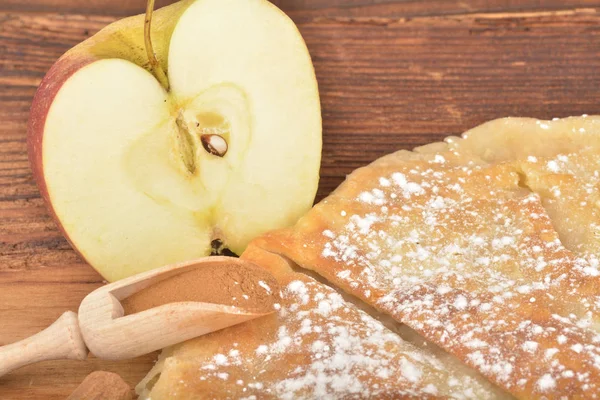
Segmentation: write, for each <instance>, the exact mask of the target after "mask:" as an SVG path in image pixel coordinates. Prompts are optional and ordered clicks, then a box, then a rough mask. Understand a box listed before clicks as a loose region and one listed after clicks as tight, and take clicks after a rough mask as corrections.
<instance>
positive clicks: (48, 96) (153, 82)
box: [29, 0, 321, 281]
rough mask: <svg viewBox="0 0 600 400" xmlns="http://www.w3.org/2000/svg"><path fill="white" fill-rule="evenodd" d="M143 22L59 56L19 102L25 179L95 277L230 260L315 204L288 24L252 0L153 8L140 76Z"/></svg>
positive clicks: (298, 67) (315, 147) (316, 150)
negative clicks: (33, 183)
mask: <svg viewBox="0 0 600 400" xmlns="http://www.w3.org/2000/svg"><path fill="white" fill-rule="evenodd" d="M143 17H144V16H137V17H132V18H128V19H125V20H122V21H118V22H116V23H114V24H112V25H110V26H108V27H107V28H105V29H104V30H102V31H100V32H99V33H98V34H97V35H95V36H94V37H92V38H90V39H89V40H88V41H86V42H83V43H82V44H80V45H78V46H77V47H75V48H73V49H71V50H70V51H69V52H67V53H66V54H65V55H64V56H63V57H62V58H61V59H60V60H59V61H57V63H56V64H55V65H54V66H53V67H52V69H51V70H50V71H49V72H48V74H47V75H46V77H45V78H44V80H43V81H42V83H41V85H40V88H39V89H38V92H37V93H36V96H35V98H34V103H33V106H32V111H31V118H30V126H29V156H30V160H31V163H32V169H33V171H34V176H35V178H36V180H37V183H38V185H39V187H40V190H41V193H42V195H43V197H44V198H45V200H46V202H47V204H48V205H49V207H50V209H51V212H52V214H53V215H54V217H55V219H56V221H57V222H58V224H59V226H60V227H61V229H62V230H63V233H64V234H65V236H66V237H67V239H68V240H69V241H70V243H71V244H72V246H73V247H74V248H75V249H76V250H77V251H78V252H79V253H80V254H81V255H82V256H83V257H84V258H85V260H87V261H88V262H89V263H90V264H91V265H92V266H93V267H94V268H95V269H96V270H98V271H99V272H100V273H101V274H102V275H103V276H104V277H105V278H106V279H108V280H109V281H114V280H117V279H121V278H124V277H127V276H129V275H133V274H135V273H139V272H142V271H145V270H148V269H151V268H155V267H158V266H162V265H165V264H169V263H174V262H178V261H182V260H186V259H192V258H196V257H202V256H206V255H208V254H210V252H211V242H213V240H216V239H218V240H219V241H221V242H222V243H223V244H224V245H225V246H226V247H227V248H229V249H231V250H232V251H234V252H236V253H238V254H241V252H242V251H243V250H244V249H245V247H246V245H247V244H248V242H249V241H250V240H251V239H252V238H254V237H256V236H258V235H260V234H261V233H263V232H265V231H267V230H271V229H275V228H280V227H284V226H288V225H292V224H293V223H295V222H296V220H297V219H298V218H299V217H300V216H301V215H302V214H303V213H305V212H306V211H307V210H308V209H309V208H310V207H311V206H312V202H313V200H314V195H315V192H316V189H317V185H318V170H319V164H320V153H321V116H320V105H319V96H318V88H317V83H316V79H315V75H314V70H313V67H312V63H311V59H310V56H309V54H308V51H307V49H306V46H305V44H304V41H303V40H302V37H301V36H300V34H299V32H298V30H297V28H296V27H295V25H294V24H293V22H292V21H291V20H290V19H289V18H288V17H287V16H285V14H283V13H282V12H281V11H280V10H278V9H277V8H276V7H275V6H273V5H271V4H270V3H268V2H267V1H264V0H196V1H185V2H181V3H177V4H174V5H172V6H169V7H165V8H163V9H160V10H158V11H157V12H156V13H155V14H154V18H153V32H152V39H153V41H154V43H155V51H156V54H157V58H158V60H159V62H160V64H161V65H162V66H163V68H164V70H165V71H167V76H168V80H169V84H170V88H169V90H165V88H164V87H163V86H161V84H160V83H159V81H158V80H157V79H156V78H155V77H154V76H153V75H152V73H151V72H150V71H149V67H148V60H147V57H146V56H145V52H144V48H143V40H144V38H143V34H142V32H143Z"/></svg>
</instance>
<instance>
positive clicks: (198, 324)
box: [0, 257, 277, 376]
mask: <svg viewBox="0 0 600 400" xmlns="http://www.w3.org/2000/svg"><path fill="white" fill-rule="evenodd" d="M232 264H234V265H235V266H236V267H238V268H243V269H246V271H245V274H246V273H247V274H248V275H247V276H248V277H250V278H249V279H257V281H260V279H261V276H262V277H264V276H265V274H267V276H269V275H268V273H267V272H266V271H264V270H262V269H258V268H257V267H256V266H254V265H253V264H251V263H249V262H247V261H244V260H240V259H238V258H231V257H207V258H203V259H199V260H194V261H187V262H183V263H179V264H174V265H169V266H166V267H162V268H158V269H155V270H152V271H148V272H145V273H142V274H139V275H135V276H132V277H129V278H127V279H123V280H121V281H118V282H115V283H111V284H109V285H106V286H102V287H100V288H98V289H96V290H95V291H93V292H92V293H90V294H89V295H87V296H86V297H85V298H84V299H83V301H82V302H81V305H80V307H79V318H77V314H75V313H74V312H72V311H68V312H66V313H64V314H63V315H62V316H61V317H60V318H58V319H57V320H56V321H55V322H54V323H53V324H52V325H50V326H49V327H48V328H46V329H45V330H43V331H41V332H39V333H38V334H36V335H33V336H31V337H29V338H27V339H24V340H21V341H20V342H17V343H13V344H10V345H7V346H3V347H0V376H2V375H4V374H6V373H8V372H10V371H12V370H13V369H16V368H19V367H21V366H24V365H28V364H32V363H35V362H38V361H44V360H56V359H76V360H83V359H85V358H86V356H87V352H88V349H89V350H90V351H91V352H92V353H94V355H96V357H99V358H104V359H109V360H120V359H126V358H134V357H137V356H140V355H142V354H147V353H151V352H153V351H155V350H159V349H162V348H164V347H167V346H171V345H174V344H176V343H180V342H183V341H186V340H188V339H192V338H194V337H197V336H201V335H204V334H207V333H210V332H214V331H216V330H219V329H223V328H226V327H228V326H232V325H236V324H239V323H242V322H245V321H249V320H251V319H254V318H258V317H261V316H264V315H268V314H271V313H273V312H275V308H274V307H273V306H274V302H275V299H276V297H274V296H271V300H272V302H271V307H268V309H263V310H259V312H256V310H255V311H249V310H245V309H242V308H239V307H233V306H227V305H222V304H211V303H201V302H193V301H190V302H187V301H186V302H177V303H168V304H164V305H161V306H158V307H154V308H151V309H148V310H145V311H141V312H138V313H135V314H131V315H124V314H125V313H124V309H123V306H122V305H121V303H120V301H121V300H123V299H125V298H127V297H128V296H131V295H133V294H134V293H137V292H139V291H141V290H143V289H145V288H147V287H149V286H151V285H154V284H157V283H158V282H160V281H163V280H165V279H168V278H171V277H174V276H176V275H179V274H182V273H186V272H189V271H192V270H194V269H197V268H203V267H215V266H219V265H221V266H223V265H232ZM206 284H210V282H206ZM198 290H202V287H198ZM223 290H225V288H223ZM276 292H277V291H276V290H273V293H276Z"/></svg>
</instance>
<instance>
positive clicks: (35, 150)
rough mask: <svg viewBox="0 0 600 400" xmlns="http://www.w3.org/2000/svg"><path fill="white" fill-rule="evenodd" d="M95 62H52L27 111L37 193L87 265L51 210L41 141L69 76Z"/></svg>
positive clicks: (63, 59) (72, 58)
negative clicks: (57, 98)
mask: <svg viewBox="0 0 600 400" xmlns="http://www.w3.org/2000/svg"><path fill="white" fill-rule="evenodd" d="M96 60H97V58H95V57H92V56H90V55H86V54H81V55H80V56H77V55H75V54H73V55H71V54H69V53H67V54H65V55H64V56H63V57H61V58H60V59H59V60H58V61H57V62H56V63H54V65H53V66H52V67H51V68H50V70H49V71H48V73H46V76H44V79H42V82H41V83H40V86H39V87H38V89H37V91H36V93H35V96H34V97H33V103H32V105H31V110H30V112H29V125H28V127H27V153H28V156H29V164H30V165H31V170H32V172H33V178H34V179H35V182H36V183H37V186H38V189H39V191H40V194H41V196H42V198H43V199H44V203H45V204H46V207H47V209H48V212H49V213H50V215H51V216H52V219H54V221H55V222H56V225H58V228H59V229H60V231H61V233H62V234H63V236H64V237H65V239H67V242H69V244H70V245H71V248H73V249H74V250H75V251H76V252H77V254H78V255H79V256H80V257H81V258H83V260H84V261H86V262H87V260H86V259H85V257H83V254H81V253H80V252H79V251H78V250H77V247H75V246H74V244H73V242H72V241H71V239H70V238H69V235H68V234H67V231H66V230H65V229H64V228H63V226H62V224H61V223H60V220H59V219H58V216H57V215H56V212H55V211H54V207H53V206H52V202H51V201H50V195H49V194H48V187H47V185H46V179H45V178H44V169H43V160H42V154H43V151H42V143H43V139H44V125H45V124H46V116H47V115H48V111H49V110H50V106H51V105H52V102H53V101H54V97H55V96H56V94H57V93H58V91H59V90H60V88H61V87H62V85H63V84H64V83H65V82H66V81H67V79H69V77H71V75H73V74H74V73H75V72H77V71H78V70H79V69H80V68H83V67H85V66H86V65H88V64H90V63H92V62H94V61H96Z"/></svg>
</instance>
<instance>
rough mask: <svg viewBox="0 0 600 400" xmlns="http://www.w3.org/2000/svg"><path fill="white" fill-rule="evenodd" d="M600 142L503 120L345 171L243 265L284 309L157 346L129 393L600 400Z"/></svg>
mask: <svg viewBox="0 0 600 400" xmlns="http://www.w3.org/2000/svg"><path fill="white" fill-rule="evenodd" d="M599 132H600V117H587V116H584V117H579V118H567V119H562V120H553V121H539V120H534V119H521V118H508V119H502V120H497V121H492V122H489V123H487V124H484V125H482V126H480V127H477V128H475V129H473V130H470V131H468V132H466V133H465V134H464V135H463V136H462V137H460V138H458V137H451V138H448V139H446V141H444V142H440V143H433V144H430V145H427V146H423V147H420V148H417V149H415V150H414V151H413V152H409V151H399V152H396V153H393V154H390V155H388V156H385V157H382V158H380V159H379V160H377V161H375V162H373V163H372V164H370V165H369V166H366V167H364V168H360V169H358V170H356V171H355V172H353V173H352V174H351V175H350V176H349V177H348V178H347V179H346V181H345V182H344V183H343V184H342V185H341V186H340V187H339V188H338V189H336V190H335V192H334V193H332V194H331V195H330V196H329V197H327V198H326V199H325V200H323V201H322V202H321V203H319V204H318V205H316V206H315V207H314V208H313V209H312V210H311V211H310V212H309V213H307V214H306V215H305V216H304V217H303V218H301V219H300V220H299V221H298V223H297V224H296V225H295V226H294V227H291V228H288V229H284V230H279V231H274V232H270V233H268V234H266V235H264V236H262V237H260V238H258V239H256V240H255V241H254V242H253V244H252V245H251V246H250V247H249V249H248V250H247V251H246V253H244V255H243V257H244V258H247V259H249V260H252V261H254V262H256V263H257V264H260V265H261V266H263V267H265V268H268V269H270V270H271V271H272V272H274V274H275V275H276V276H277V278H278V279H279V281H280V283H281V286H282V288H284V289H283V293H282V295H283V297H282V298H283V300H282V304H281V309H280V310H279V312H278V314H277V315H276V316H272V317H267V318H263V319H259V320H255V321H251V322H248V323H246V324H244V325H242V326H237V327H232V328H228V329H226V330H223V331H221V332H217V333H214V334H212V335H209V336H206V337H202V338H198V339H196V340H193V341H190V342H188V343H185V344H182V345H180V346H177V347H175V348H173V349H170V350H167V351H165V353H164V354H163V356H162V358H161V361H160V363H159V364H157V367H155V369H154V370H153V372H151V373H150V374H149V375H148V377H147V378H146V380H145V381H144V382H142V383H141V385H140V386H139V390H140V391H143V392H144V394H145V395H148V396H149V397H150V398H152V399H161V398H177V396H180V397H181V398H193V397H194V396H196V397H198V398H204V397H207V396H208V397H219V398H221V397H233V398H235V397H248V398H253V397H251V396H258V397H260V398H269V397H271V398H399V397H400V398H402V397H413V398H427V397H433V398H474V399H483V398H503V397H504V398H511V397H512V396H514V397H516V398H520V399H547V398H548V399H549V398H556V399H559V398H565V399H566V398H570V399H592V398H597V397H600V347H599V346H600V345H599V343H600V335H599V328H598V317H599V315H600V313H599V311H600V310H599V308H600V278H599V276H600V267H599V260H598V257H597V250H598V248H599V246H600V242H599V241H600V218H599V207H600V196H599V192H598V181H599V180H600V171H599V170H598V166H600V135H599V134H598V133H599ZM290 268H293V270H292V269H290ZM311 274H314V276H316V277H317V280H315V279H313V278H311V277H310V275H311ZM334 288H335V289H334ZM336 290H340V293H338V292H336ZM334 298H335V300H333V299H334ZM368 314H371V315H368ZM415 332H416V333H415ZM260 349H264V352H263V350H260ZM324 349H327V350H326V351H325V350H324ZM230 352H233V353H230ZM231 354H233V355H231ZM417 378H418V379H417ZM251 385H253V386H251ZM256 385H259V386H258V387H257V386H256ZM186 396H187V397H186Z"/></svg>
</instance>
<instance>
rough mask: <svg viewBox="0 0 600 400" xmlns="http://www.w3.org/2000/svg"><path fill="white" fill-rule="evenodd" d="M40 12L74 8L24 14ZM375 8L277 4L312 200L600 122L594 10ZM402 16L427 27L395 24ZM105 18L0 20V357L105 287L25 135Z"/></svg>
mask: <svg viewBox="0 0 600 400" xmlns="http://www.w3.org/2000/svg"><path fill="white" fill-rule="evenodd" d="M12 1H13V0H4V2H3V3H2V5H0V10H1V9H4V10H6V9H7V8H8V6H10V5H11V4H15V5H17V3H18V2H16V1H15V2H14V3H11V2H12ZM57 1H62V0H57ZM111 1H112V0H111ZM23 3H25V2H23ZM42 3H43V4H50V5H52V7H54V5H55V4H59V5H60V4H64V5H69V4H72V2H70V1H69V2H67V1H66V0H65V1H63V3H53V2H41V1H40V0H35V1H33V2H31V4H33V5H35V4H42ZM97 3H100V2H97ZM102 3H103V4H104V3H106V4H111V3H110V1H106V2H102ZM133 3H134V2H128V1H125V2H124V4H125V5H127V4H133ZM376 3H377V2H376V1H370V2H369V1H366V0H365V1H364V2H361V1H358V0H357V1H355V2H353V3H351V2H345V3H341V2H338V1H331V2H327V1H325V0H314V2H312V1H311V2H309V1H305V2H296V3H292V2H289V3H286V4H287V6H288V7H291V8H293V7H296V8H295V11H293V16H294V18H295V19H296V20H297V21H299V22H300V26H299V27H300V30H301V32H302V34H303V35H304V37H305V39H306V41H307V44H308V47H309V49H310V51H311V54H312V56H313V59H314V63H315V68H316V72H317V77H318V80H319V85H320V90H321V99H322V105H323V124H324V148H323V163H322V170H321V175H322V180H321V185H320V188H319V198H322V197H323V196H325V195H326V194H327V193H329V192H330V191H331V190H332V189H333V188H335V187H336V186H337V185H338V184H339V183H340V182H341V181H342V179H343V178H344V176H345V175H346V174H348V173H349V172H351V171H352V170H353V169H355V168H356V167H359V166H361V165H364V164H366V163H368V162H370V161H372V160H374V159H375V158H377V157H379V156H380V155H382V154H385V153H388V152H391V151H393V150H396V149H400V148H406V149H410V148H412V147H414V146H417V145H421V144H425V143H428V142H431V141H434V140H440V139H441V138H443V137H444V136H446V135H449V134H459V133H460V132H462V131H464V130H466V129H468V128H470V127H472V126H474V125H477V124H479V123H482V122H484V121H486V120H489V119H492V118H497V117H501V116H507V115H524V116H535V117H539V118H551V117H562V116H567V115H577V114H583V113H588V114H592V113H599V111H598V105H597V104H598V99H597V97H598V96H597V92H598V87H600V75H598V73H597V69H598V65H599V63H600V14H599V13H598V12H597V11H596V10H595V9H593V8H586V9H579V10H574V9H572V10H571V9H568V8H569V7H568V5H569V4H571V5H576V6H578V7H579V6H582V7H588V6H591V5H593V4H594V3H593V2H588V1H578V2H568V1H567V2H556V1H549V2H543V3H544V7H546V8H547V9H551V8H560V9H561V11H543V12H537V11H536V12H532V11H526V12H510V9H514V8H515V7H518V6H519V4H524V5H526V7H525V9H528V7H529V8H530V9H538V8H540V7H541V6H540V7H538V6H537V5H536V4H538V3H542V2H537V1H529V0H523V1H522V2H518V1H512V2H508V1H506V2H499V1H496V0H493V1H489V2H487V3H489V7H488V6H486V7H487V8H486V10H488V11H489V10H491V9H492V8H490V7H492V5H494V4H495V5H496V6H497V7H499V8H498V10H500V12H493V13H473V12H474V11H473V10H475V11H476V10H477V7H483V6H482V5H483V3H484V2H483V1H482V2H478V1H477V0H473V1H469V2H464V4H467V5H468V7H467V8H469V10H470V11H469V13H467V14H465V12H464V10H463V11H460V10H459V11H456V10H458V8H456V9H455V10H454V11H452V12H451V11H448V12H447V13H449V14H455V15H440V14H443V13H446V12H445V11H444V12H442V11H443V10H442V11H440V10H438V9H434V8H433V6H432V5H435V7H437V6H439V7H440V8H441V9H443V7H445V6H444V5H442V3H447V5H448V7H450V5H452V4H454V5H455V6H456V7H459V6H457V5H458V2H453V1H448V2H442V1H440V2H436V1H432V2H429V3H427V4H429V6H428V7H432V8H429V9H427V8H426V7H425V6H423V5H419V4H418V2H417V1H405V2H399V3H386V2H380V3H379V4H376ZM559 3H560V4H559ZM89 4H92V5H93V4H96V3H94V1H92V2H90V3H89ZM329 4H332V5H336V6H339V5H340V4H341V5H342V6H343V7H340V8H335V7H328V5H329ZM361 4H362V5H365V6H364V7H359V6H360V5H361ZM369 4H372V5H369ZM423 4H424V2H423ZM284 6H286V5H284ZM292 6H293V7H292ZM35 7H37V6H35ZM35 7H33V6H32V10H33V9H34V8H35ZM406 7H415V9H414V10H415V11H414V12H413V14H414V15H417V13H421V14H422V15H423V16H414V15H413V17H411V18H400V17H398V16H399V15H402V13H404V12H406V11H405V10H407V9H408V8H406ZM460 7H462V6H460ZM501 7H506V8H501ZM511 7H512V8H511ZM59 8H60V7H59ZM463 8H464V7H463ZM507 9H508V11H507ZM447 10H450V9H449V8H448V9H447ZM427 15H429V16H427ZM431 15H434V16H431ZM114 19H115V17H114V16H102V15H80V14H59V13H38V12H32V11H31V10H30V11H27V12H13V11H5V12H3V13H2V12H0V121H2V124H0V321H2V323H1V324H0V345H2V344H6V343H9V342H12V341H15V340H18V339H20V338H22V337H25V336H27V335H30V334H33V333H35V332H36V331H38V330H40V329H42V328H43V327H45V326H47V325H48V324H50V323H51V322H52V321H53V320H54V319H55V318H56V317H58V315H60V313H61V312H63V311H65V310H67V309H73V310H74V309H76V308H77V305H78V303H79V301H80V300H81V298H82V297H83V296H84V295H85V294H86V293H88V292H89V291H90V290H92V289H93V288H95V287H97V286H98V285H100V284H101V278H100V277H99V276H98V275H97V274H96V273H95V272H94V271H93V270H92V269H91V268H90V267H89V266H87V265H85V264H84V263H83V262H82V261H81V260H80V259H79V258H78V257H77V256H76V255H75V253H74V252H73V251H72V250H71V249H70V248H69V246H68V244H67V243H66V241H65V240H64V239H63V238H62V237H61V235H60V233H59V232H58V230H57V229H56V227H55V225H54V223H53V222H52V221H51V220H50V218H49V217H48V215H47V213H46V210H45V208H44V205H43V204H42V202H41V199H40V198H39V195H38V192H37V188H36V187H35V184H34V182H33V180H32V178H31V173H30V170H29V166H28V161H27V156H26V152H25V150H26V148H25V130H26V124H27V117H28V110H29V105H30V102H31V98H32V96H33V94H34V91H35V88H36V86H37V84H38V83H39V81H40V79H41V78H42V76H43V74H44V73H45V71H46V70H47V69H48V68H49V67H50V65H51V64H52V63H53V62H54V61H55V60H56V59H57V58H58V57H59V56H60V55H61V54H62V53H63V52H64V51H65V50H67V49H68V48H70V47H72V46H73V45H75V44H76V43H78V42H80V41H81V40H83V39H85V38H86V37H88V36H89V35H91V34H93V33H94V32H96V31H97V30H98V29H100V28H101V27H103V26H104V25H106V24H107V23H109V22H111V21H113V20H114ZM151 363H152V357H151V356H149V357H145V358H143V359H141V360H138V361H134V362H132V363H103V362H100V361H98V360H95V361H92V362H49V363H44V364H40V365H39V366H32V367H28V368H25V369H22V370H19V371H17V372H15V373H13V374H10V375H8V376H6V377H5V378H2V379H0V398H2V399H29V398H31V399H34V398H40V399H41V398H43V399H60V398H64V397H65V396H66V395H67V394H68V393H69V392H70V391H71V390H73V389H74V388H75V387H76V386H77V384H78V383H79V382H80V381H81V380H82V379H83V377H84V376H85V375H86V374H87V373H89V372H90V371H91V370H93V369H96V368H102V369H108V370H112V371H115V372H117V373H120V374H121V375H123V376H124V377H125V378H126V379H127V380H128V382H130V383H133V382H135V381H137V380H138V379H139V378H141V376H142V375H143V374H144V373H145V371H146V370H147V369H148V368H149V367H150V365H151ZM59 371H60V373H59Z"/></svg>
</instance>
